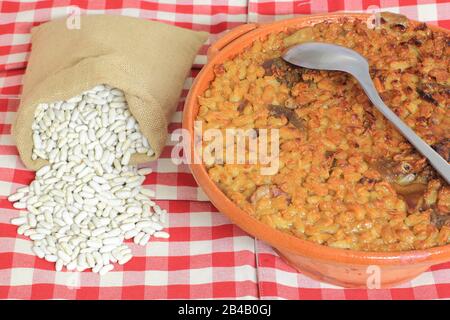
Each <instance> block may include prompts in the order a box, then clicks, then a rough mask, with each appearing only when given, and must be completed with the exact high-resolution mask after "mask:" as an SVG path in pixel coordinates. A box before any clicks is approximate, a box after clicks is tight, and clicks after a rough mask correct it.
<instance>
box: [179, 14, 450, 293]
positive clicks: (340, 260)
mask: <svg viewBox="0 0 450 320" xmlns="http://www.w3.org/2000/svg"><path fill="white" fill-rule="evenodd" d="M344 17H346V18H349V19H364V20H366V19H368V18H369V17H370V15H369V14H354V13H352V14H347V13H335V14H321V15H310V16H303V17H298V18H294V19H289V20H284V21H279V22H274V23H270V24H263V25H257V24H245V25H241V26H239V27H237V28H235V29H233V30H231V31H230V32H229V33H227V34H226V35H225V36H224V37H222V38H221V39H219V40H218V41H217V42H216V43H214V44H213V45H212V46H211V47H210V49H209V51H208V63H207V64H206V65H205V66H204V67H203V69H202V70H201V72H200V73H199V74H198V76H197V77H196V79H195V81H194V84H193V86H192V88H191V90H190V92H189V95H188V97H187V100H186V104H185V108H184V115H183V128H184V129H187V130H188V131H189V132H190V136H191V146H192V147H191V151H192V153H191V154H193V145H194V144H193V137H194V135H193V125H194V120H195V118H196V116H197V112H198V107H199V106H198V103H197V97H198V96H200V95H201V94H202V93H203V91H204V90H206V89H207V87H208V85H209V83H210V81H211V80H212V79H213V78H214V73H213V68H214V66H215V65H218V64H221V63H223V62H224V61H226V60H228V59H230V58H232V57H234V56H236V55H237V54H239V53H240V52H242V51H243V50H244V49H245V48H247V47H249V46H250V45H251V44H252V42H253V41H254V40H255V39H258V38H262V37H264V36H266V35H268V34H270V33H273V32H279V31H282V30H286V29H287V28H301V27H305V26H310V25H314V24H316V23H319V22H323V21H338V20H339V19H342V18H344ZM411 23H418V22H414V21H412V22H411ZM430 28H433V29H439V30H444V29H440V28H438V27H435V26H430ZM445 31H446V32H449V31H448V30H445ZM190 168H191V170H192V174H193V175H194V177H195V179H196V181H197V183H198V184H199V185H200V187H201V188H202V189H203V190H204V191H205V193H206V194H207V196H208V197H209V199H210V200H211V202H212V203H213V204H214V205H215V206H216V207H217V209H218V210H220V211H221V212H222V213H224V214H225V215H227V216H228V217H229V218H230V220H231V221H232V222H233V223H235V224H236V225H238V226H239V227H241V228H242V229H243V230H245V231H246V232H248V233H249V234H251V235H253V236H255V237H256V238H258V239H261V240H264V241H265V242H267V243H269V244H270V245H272V246H273V247H274V248H275V249H276V251H277V252H278V253H279V254H280V256H281V257H282V258H283V259H284V260H285V261H286V262H287V263H289V264H290V265H291V266H292V267H294V268H295V269H297V270H298V271H300V272H302V273H304V274H305V275H307V276H310V277H311V278H315V279H318V280H320V281H324V282H328V283H332V284H336V285H340V286H344V287H360V288H367V283H368V282H367V281H368V279H369V280H370V277H369V276H370V275H371V274H374V271H375V272H376V270H380V276H381V287H390V286H393V285H396V284H399V283H402V282H405V281H407V280H410V279H412V278H414V277H416V276H418V275H419V274H420V273H422V272H424V271H425V270H427V269H428V268H429V267H430V266H432V265H434V264H438V263H442V262H445V261H449V260H450V245H446V246H442V247H436V248H432V249H428V250H416V251H405V252H362V251H352V250H343V249H335V248H331V247H327V246H322V245H318V244H315V243H313V242H309V241H305V240H301V239H299V238H296V237H293V236H290V235H288V234H286V233H283V232H281V231H277V230H275V229H273V228H271V227H269V226H267V225H265V224H263V223H261V222H259V221H257V220H256V219H254V218H252V217H251V216H250V215H248V214H247V213H246V212H244V211H243V210H241V209H240V208H239V207H238V206H237V205H236V204H234V203H233V202H232V201H231V200H229V199H228V198H227V196H226V195H225V194H224V193H223V192H222V191H221V190H220V189H219V188H218V187H217V186H216V184H215V183H214V182H213V181H212V180H211V179H210V178H209V176H208V173H207V171H206V169H205V167H204V165H203V164H191V165H190ZM378 268H379V269H378Z"/></svg>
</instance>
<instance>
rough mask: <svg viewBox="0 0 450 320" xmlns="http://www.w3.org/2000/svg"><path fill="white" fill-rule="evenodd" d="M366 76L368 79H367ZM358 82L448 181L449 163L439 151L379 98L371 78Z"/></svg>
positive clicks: (364, 77) (385, 114)
mask: <svg viewBox="0 0 450 320" xmlns="http://www.w3.org/2000/svg"><path fill="white" fill-rule="evenodd" d="M367 78H368V79H367ZM358 81H359V83H360V84H361V86H362V88H363V89H364V91H365V92H366V94H367V96H368V97H369V99H370V101H372V103H373V104H374V105H375V107H376V108H377V109H378V110H379V111H380V112H381V113H382V114H383V115H384V116H385V117H386V118H387V119H388V120H389V121H390V122H392V124H394V126H395V127H396V128H397V129H398V130H399V131H400V132H401V133H402V134H403V136H404V137H405V138H406V139H408V141H409V142H411V144H412V145H413V146H414V147H415V148H416V149H417V150H419V152H420V153H421V154H422V155H423V156H424V157H426V158H427V159H428V161H430V164H431V165H432V166H433V167H434V168H435V169H436V170H437V171H438V172H439V173H440V174H441V176H442V177H443V178H444V179H445V181H447V183H450V164H448V162H447V161H446V160H445V159H444V158H442V157H441V156H440V154H439V153H437V152H436V151H434V150H433V148H431V147H430V146H429V145H428V144H427V143H426V142H425V141H423V140H422V139H421V138H420V137H419V136H418V135H417V134H416V133H415V132H414V131H413V130H412V129H411V128H410V127H408V126H407V125H406V124H405V123H404V122H403V121H402V120H401V119H400V118H399V117H398V116H397V115H396V114H395V113H394V112H393V111H392V110H391V109H390V108H389V107H388V106H386V105H385V104H384V102H383V100H381V97H380V95H379V94H378V92H377V90H376V89H375V86H374V85H373V82H372V79H370V77H369V75H368V74H367V76H360V77H359V78H358Z"/></svg>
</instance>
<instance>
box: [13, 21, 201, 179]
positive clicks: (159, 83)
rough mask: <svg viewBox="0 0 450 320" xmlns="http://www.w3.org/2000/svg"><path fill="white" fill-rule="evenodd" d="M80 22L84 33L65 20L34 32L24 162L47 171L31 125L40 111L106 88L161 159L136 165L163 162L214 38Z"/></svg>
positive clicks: (149, 24)
mask: <svg viewBox="0 0 450 320" xmlns="http://www.w3.org/2000/svg"><path fill="white" fill-rule="evenodd" d="M80 22H81V23H80V29H69V28H68V27H67V25H66V19H62V20H56V21H51V22H48V23H45V24H42V25H40V26H38V27H35V28H33V29H32V31H31V33H32V38H31V39H32V50H31V56H30V59H29V62H28V67H27V70H26V74H25V77H24V82H23V91H22V100H21V103H20V106H19V110H18V113H17V118H16V121H15V123H14V125H13V135H14V137H15V140H16V144H17V148H18V150H19V154H20V157H21V159H22V161H23V162H24V164H25V166H26V167H27V168H29V169H33V170H37V169H39V168H40V167H42V166H43V165H44V164H46V163H47V161H45V160H42V159H38V160H35V161H33V160H32V159H31V153H32V148H33V140H32V130H31V124H32V122H33V118H34V110H35V108H36V106H37V105H38V104H39V103H44V102H45V103H48V102H54V101H58V100H66V99H69V98H70V97H73V96H75V95H78V94H80V93H81V92H83V91H85V90H88V89H90V88H92V87H94V86H95V85H97V84H102V83H106V84H109V85H111V86H113V87H117V88H120V89H121V90H123V91H124V92H125V96H126V99H127V101H128V105H129V108H130V111H131V113H132V114H133V115H134V117H135V118H136V119H137V121H138V123H139V125H140V128H141V131H142V132H143V134H144V135H145V136H146V137H147V139H148V141H149V143H150V145H151V147H152V148H153V150H154V151H155V155H154V156H153V157H151V158H150V157H148V156H147V155H144V154H135V155H134V156H133V157H132V159H131V163H132V164H136V163H141V162H145V161H149V160H153V159H155V158H157V157H159V155H160V153H161V151H162V149H163V147H164V145H165V141H166V137H167V125H168V124H169V122H170V119H171V116H172V114H173V112H174V111H175V108H176V106H177V101H178V99H179V96H180V93H181V90H182V87H183V83H184V81H185V78H186V75H187V74H188V72H189V70H190V68H191V65H192V62H193V60H194V57H195V55H196V53H197V51H198V50H199V48H200V46H201V45H202V44H203V42H204V41H205V40H206V38H207V33H204V32H194V31H191V30H186V29H182V28H177V27H173V26H169V25H166V24H163V23H158V22H153V21H146V20H142V19H136V18H130V17H123V16H109V15H92V16H82V17H81V21H80Z"/></svg>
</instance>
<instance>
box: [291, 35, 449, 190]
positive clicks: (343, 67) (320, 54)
mask: <svg viewBox="0 0 450 320" xmlns="http://www.w3.org/2000/svg"><path fill="white" fill-rule="evenodd" d="M283 59H284V60H286V61H287V62H290V63H292V64H294V65H297V66H300V67H304V68H309V69H319V70H336V71H344V72H347V73H350V74H351V75H352V76H353V77H355V78H356V80H358V82H359V83H360V85H361V87H362V88H363V89H364V91H365V92H366V94H367V96H368V97H369V99H370V101H372V103H373V105H374V106H375V107H376V108H377V109H378V110H379V111H380V112H381V113H382V114H383V115H384V116H385V117H386V118H387V119H388V120H389V121H390V122H392V124H393V125H394V126H395V127H396V128H397V129H398V131H400V132H401V133H402V134H403V136H404V137H405V138H406V139H408V141H409V142H411V144H412V145H413V146H414V147H415V148H416V149H417V150H418V151H419V152H420V153H421V154H422V155H423V156H425V157H426V158H427V159H428V161H429V162H430V164H431V165H432V166H433V167H434V168H435V169H436V170H437V171H438V172H439V173H440V174H441V176H442V177H443V178H444V179H445V180H446V181H447V183H450V164H449V163H448V162H447V161H446V160H445V159H444V158H442V157H441V156H440V155H439V154H438V153H437V152H436V151H434V150H433V149H432V148H431V147H430V146H429V145H428V144H427V143H426V142H424V141H423V140H422V139H421V138H420V137H419V136H418V135H417V134H416V133H415V132H414V131H413V130H412V129H411V128H410V127H408V126H407V125H406V124H405V123H404V122H403V121H402V120H401V119H400V118H399V117H398V116H397V115H396V114H395V113H394V112H393V111H392V110H391V109H389V107H388V106H386V105H385V104H384V102H383V100H381V98H380V96H379V95H378V92H377V90H376V89H375V86H374V85H373V82H372V79H371V78H370V75H369V64H368V63H367V60H366V59H365V58H364V57H363V56H361V55H360V54H359V53H357V52H356V51H353V50H351V49H348V48H345V47H342V46H338V45H335V44H328V43H320V42H307V43H303V44H299V45H296V46H293V47H291V48H289V49H288V50H287V51H286V52H285V53H284V54H283Z"/></svg>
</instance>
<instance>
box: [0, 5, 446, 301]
mask: <svg viewBox="0 0 450 320" xmlns="http://www.w3.org/2000/svg"><path fill="white" fill-rule="evenodd" d="M377 8H382V9H383V10H389V11H392V12H399V13H402V14H406V15H407V16H408V17H410V18H413V19H417V20H421V21H426V22H428V23H433V24H438V25H440V26H442V27H446V28H450V2H448V1H442V0H437V1H432V0H414V1H413V0H380V1H370V0H356V1H350V0H345V1H344V0H328V1H326V0H320V1H306V0H305V1H303V0H300V1H285V0H281V1H280V0H278V1H267V0H259V1H257V0H233V1H225V0H178V1H176V0H161V1H146V2H140V1H135V0H122V1H110V0H102V1H90V2H89V3H87V2H86V1H73V0H72V1H69V0H50V1H48V0H46V1H33V2H32V1H27V2H20V1H2V2H0V299H2V298H3V299H4V298H9V299H30V298H32V299H48V298H56V299H143V298H146V299H200V298H206V299H211V298H247V299H257V298H262V299H276V298H281V299H422V298H423V299H436V298H450V263H447V264H442V265H439V266H435V267H433V268H432V269H431V270H429V271H428V272H426V273H424V274H423V275H422V276H420V277H418V278H416V279H414V280H413V281H412V282H410V283H407V284H405V285H403V286H401V287H398V288H393V289H386V290H355V289H342V288H339V287H335V286H331V285H326V284H323V283H319V282H317V281H314V280H311V279H309V278H307V277H305V276H303V275H302V274H298V273H296V272H295V271H294V270H293V269H291V268H290V267H289V266H287V265H286V264H285V263H284V262H283V261H282V260H281V259H280V258H279V257H278V256H277V255H276V253H274V251H273V250H272V249H271V248H270V247H268V246H267V245H266V244H264V243H262V242H260V241H258V240H255V239H253V238H252V237H250V236H248V235H246V234H245V233H244V232H243V231H241V230H240V229H239V228H237V227H236V226H234V225H232V224H231V223H230V222H229V220H228V219H227V218H226V217H225V216H224V215H222V214H220V213H219V212H217V210H216V209H215V208H214V207H213V206H212V205H211V204H210V203H209V202H208V201H207V198H206V196H205V195H204V193H203V192H202V191H201V189H200V188H198V186H197V184H196V183H195V180H194V179H193V177H192V175H191V174H190V172H189V169H188V167H187V166H185V165H181V166H176V165H174V164H173V163H172V161H171V152H172V147H173V145H174V143H175V142H172V141H170V139H169V140H168V141H167V147H166V148H165V149H164V151H163V153H162V155H161V157H160V159H158V160H157V161H154V162H152V163H149V164H148V165H149V166H150V167H152V168H153V169H154V173H152V174H150V175H149V176H148V177H147V179H146V181H145V182H144V183H145V184H146V185H147V186H148V187H149V188H151V189H153V190H155V192H156V197H157V199H159V201H158V203H159V204H160V205H161V207H163V208H166V209H167V210H168V211H169V212H170V214H169V222H168V225H169V228H168V231H169V232H170V234H171V238H170V239H169V240H154V241H152V242H150V243H149V244H148V245H147V246H146V247H144V248H143V247H140V246H135V245H134V244H132V243H130V246H131V247H132V249H133V253H134V255H135V257H134V258H133V259H132V260H131V261H130V262H129V263H128V264H126V265H125V266H116V268H115V269H114V271H112V272H110V273H109V274H107V275H105V276H103V277H100V276H98V275H96V274H93V273H91V272H83V273H81V274H80V273H74V272H59V273H57V272H55V271H54V270H53V266H52V264H50V263H48V262H46V261H43V260H41V259H38V258H36V257H35V256H34V255H33V254H32V253H31V246H30V242H29V241H28V240H27V238H25V237H23V236H18V235H17V234H16V227H15V226H12V225H10V224H9V220H10V219H11V218H12V217H14V216H15V215H16V214H17V211H16V210H15V209H13V207H12V206H11V204H10V203H9V202H8V201H7V200H6V197H7V196H8V195H9V194H11V193H12V192H14V190H16V189H17V188H19V187H21V186H23V185H26V184H29V183H30V182H31V181H32V180H33V179H34V173H33V172H31V171H29V170H27V169H25V168H24V166H23V164H22V163H21V161H20V159H19V157H18V154H17V149H16V148H15V146H14V143H13V140H12V137H11V123H12V121H13V119H14V116H15V112H16V110H17V107H18V104H19V100H18V99H19V97H20V90H21V81H22V76H23V74H24V71H25V67H26V62H27V56H28V54H29V51H30V34H29V31H30V28H31V27H32V26H35V25H38V24H40V23H42V22H45V21H48V20H51V19H55V18H61V17H65V16H67V15H69V14H70V13H72V12H74V11H73V10H79V11H80V13H81V14H100V13H106V14H117V15H127V16H133V17H140V18H144V19H150V20H158V21H162V22H166V23H169V24H173V25H177V26H180V27H184V28H190V29H194V30H203V31H208V32H210V33H211V36H210V39H209V40H208V41H207V43H206V45H205V46H204V47H203V48H202V49H201V50H200V52H199V55H198V56H197V58H196V60H195V63H194V66H193V69H192V71H191V74H190V76H189V77H188V79H187V80H186V82H185V86H184V90H183V93H182V96H181V99H180V102H179V105H178V109H177V112H176V113H175V115H174V118H173V122H172V123H171V124H170V127H169V131H170V132H173V130H175V129H177V128H180V127H181V123H180V122H181V118H182V109H183V104H184V100H185V97H186V95H187V92H188V90H189V88H190V86H191V84H192V80H193V78H194V77H195V76H196V75H197V73H198V71H199V69H200V68H201V66H202V65H203V64H204V63H205V62H206V56H205V54H206V50H207V46H208V44H209V43H211V42H213V41H215V39H217V38H218V37H220V36H221V35H222V34H223V33H224V32H225V31H226V30H228V29H231V28H233V27H235V26H237V25H239V24H242V23H246V22H258V23H261V22H268V21H273V20H279V19H284V18H288V17H292V16H294V15H299V14H310V13H319V12H332V11H344V10H345V11H369V12H372V11H373V10H376V9H377Z"/></svg>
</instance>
